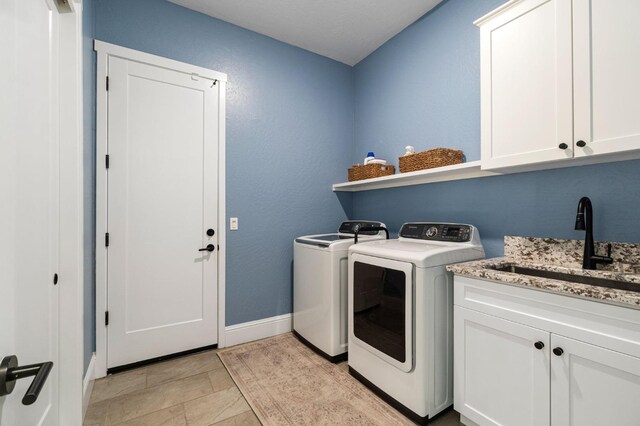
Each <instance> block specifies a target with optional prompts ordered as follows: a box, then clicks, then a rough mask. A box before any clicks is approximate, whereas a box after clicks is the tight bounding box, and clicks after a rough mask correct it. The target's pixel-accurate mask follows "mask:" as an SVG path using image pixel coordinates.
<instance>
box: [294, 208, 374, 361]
mask: <svg viewBox="0 0 640 426" xmlns="http://www.w3.org/2000/svg"><path fill="white" fill-rule="evenodd" d="M383 228H384V224H383V223H381V222H372V221H364V220H358V221H347V222H343V223H342V224H341V225H340V228H339V229H338V232H337V233H333V234H321V235H308V236H305V237H300V238H296V239H295V241H294V243H293V332H294V334H295V335H296V336H297V337H298V338H299V339H300V340H301V341H302V342H304V343H305V344H306V345H307V346H309V347H310V348H311V349H313V350H314V351H316V352H317V353H319V354H320V355H322V356H324V357H325V358H327V359H329V360H330V361H332V362H338V361H342V360H345V359H346V352H347V255H348V249H349V246H351V245H352V244H353V243H354V237H355V236H356V233H357V234H358V238H359V240H360V241H367V240H371V239H381V238H384V235H385V234H384V232H386V229H383ZM383 231H384V232H383Z"/></svg>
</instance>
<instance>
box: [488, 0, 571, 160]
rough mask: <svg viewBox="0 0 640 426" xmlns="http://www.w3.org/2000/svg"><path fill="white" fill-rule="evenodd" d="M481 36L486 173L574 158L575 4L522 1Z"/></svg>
mask: <svg viewBox="0 0 640 426" xmlns="http://www.w3.org/2000/svg"><path fill="white" fill-rule="evenodd" d="M507 6H509V4H507ZM480 31H481V61H482V65H481V67H482V87H481V91H482V167H483V168H500V167H509V166H514V165H519V164H530V163H539V162H545V161H553V160H562V159H566V158H567V157H571V156H572V147H573V143H572V141H573V135H572V131H573V129H572V115H573V112H572V110H571V108H572V99H571V98H572V89H571V79H572V77H571V2H570V1H567V0H546V1H545V0H524V1H519V2H517V4H514V5H513V6H511V7H509V8H508V9H507V10H505V11H504V12H502V13H499V14H498V15H496V16H495V17H493V18H491V19H489V20H488V21H486V23H485V24H482V25H481V30H480ZM485 141H488V143H485ZM561 143H564V144H565V145H563V146H566V148H565V149H561V148H559V147H558V146H559V145H560V144H561Z"/></svg>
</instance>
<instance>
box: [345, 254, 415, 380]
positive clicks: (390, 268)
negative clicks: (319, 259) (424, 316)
mask: <svg viewBox="0 0 640 426" xmlns="http://www.w3.org/2000/svg"><path fill="white" fill-rule="evenodd" d="M349 334H350V338H351V339H353V342H354V343H356V344H358V345H359V346H361V347H363V348H365V349H367V350H368V351H370V352H372V353H373V354H375V355H377V356H378V357H380V358H382V359H383V360H385V361H387V362H388V363H389V364H391V365H394V366H395V367H397V368H399V369H400V370H402V371H405V372H408V371H410V370H411V369H412V368H413V264H411V263H407V262H400V261H397V260H389V259H382V258H377V257H371V256H365V255H361V254H357V253H356V254H353V255H352V256H351V259H350V260H349Z"/></svg>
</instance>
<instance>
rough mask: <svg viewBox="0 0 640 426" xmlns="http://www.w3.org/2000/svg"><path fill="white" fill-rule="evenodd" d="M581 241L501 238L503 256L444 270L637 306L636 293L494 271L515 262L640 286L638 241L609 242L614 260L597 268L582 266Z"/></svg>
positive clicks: (639, 302)
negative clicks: (633, 242)
mask: <svg viewBox="0 0 640 426" xmlns="http://www.w3.org/2000/svg"><path fill="white" fill-rule="evenodd" d="M582 244H583V243H582V241H576V240H556V239H549V238H529V237H505V256H504V257H498V258H493V259H486V260H479V261H474V262H466V263H458V264H454V265H449V266H448V267H447V270H449V271H451V272H453V273H455V274H458V275H464V276H468V277H472V278H481V279H486V280H491V281H497V282H502V283H505V284H508V285H514V286H521V287H528V288H532V289H535V290H541V291H546V292H551V293H559V294H563V295H567V296H572V297H579V298H584V299H590V300H595V301H598V302H603V303H610V304H615V305H620V306H625V307H629V308H635V309H640V292H636V291H631V290H619V289H613V288H607V287H600V286H596V285H590V284H581V283H574V282H569V281H562V280H556V279H551V278H542V277H535V276H529V275H522V274H516V273H511V272H506V271H497V270H495V268H500V267H504V266H511V265H518V266H522V267H526V268H531V269H539V270H544V271H552V272H560V273H564V274H571V275H582V276H589V277H595V278H604V279H610V280H617V281H625V282H628V283H635V284H638V285H639V288H640V274H639V273H638V269H637V266H638V264H640V244H626V243H611V244H612V254H611V257H612V258H613V259H614V262H613V264H612V265H606V267H605V268H603V269H598V270H584V269H582V247H583V246H582ZM607 244H608V243H599V244H597V245H596V252H601V253H602V252H604V250H602V248H603V247H606V245H607ZM630 272H631V273H630Z"/></svg>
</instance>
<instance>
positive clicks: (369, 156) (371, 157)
mask: <svg viewBox="0 0 640 426" xmlns="http://www.w3.org/2000/svg"><path fill="white" fill-rule="evenodd" d="M375 159H376V156H375V155H373V152H370V153H368V154H367V156H366V158H365V159H364V165H365V166H366V165H367V164H369V162H370V161H371V160H375Z"/></svg>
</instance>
